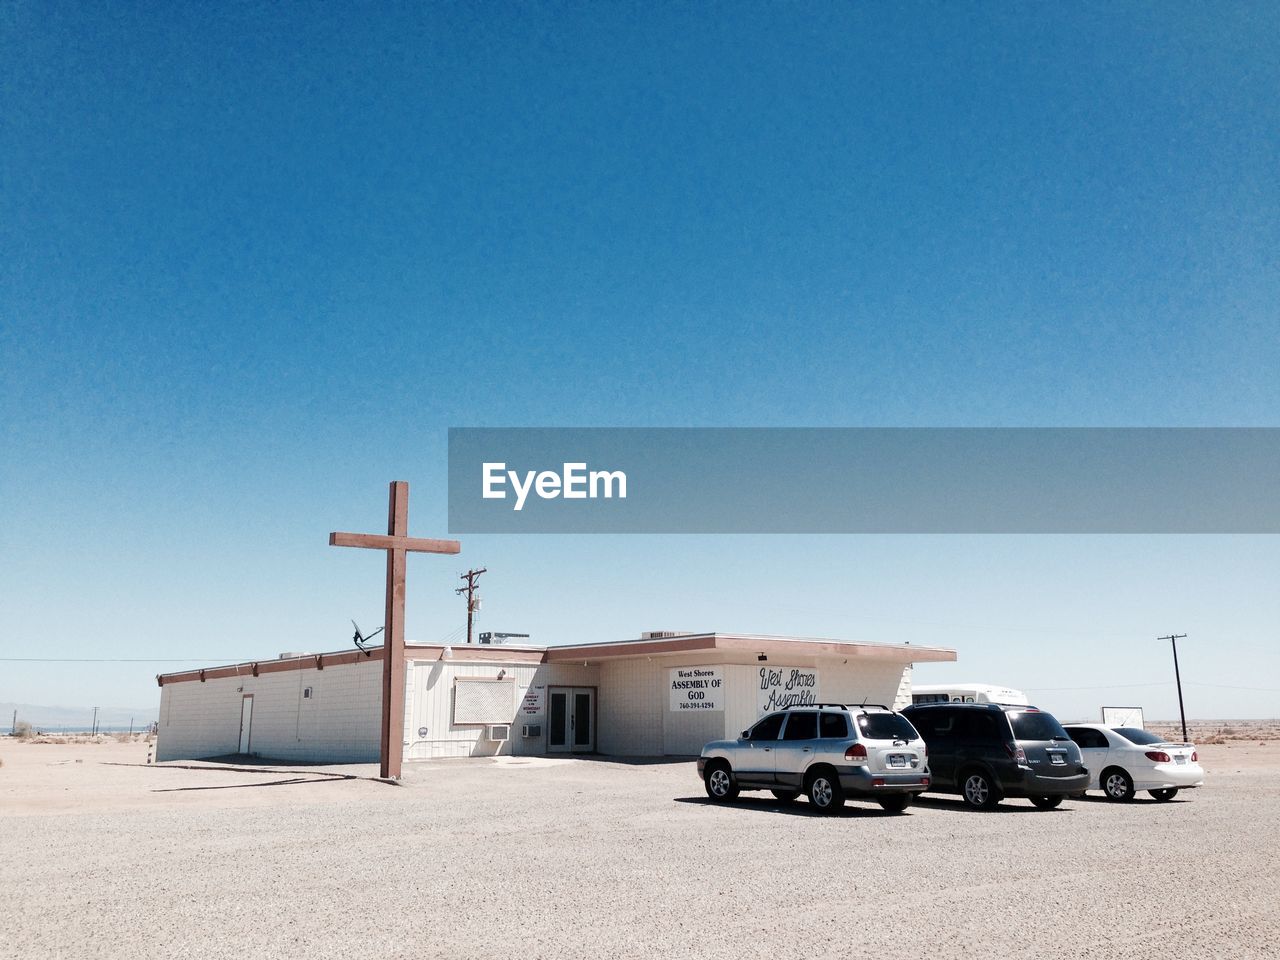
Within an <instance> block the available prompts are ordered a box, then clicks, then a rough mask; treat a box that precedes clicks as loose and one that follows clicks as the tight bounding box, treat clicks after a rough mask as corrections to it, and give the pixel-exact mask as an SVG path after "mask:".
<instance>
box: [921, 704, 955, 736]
mask: <svg viewBox="0 0 1280 960" xmlns="http://www.w3.org/2000/svg"><path fill="white" fill-rule="evenodd" d="M911 720H912V722H913V723H914V724H915V727H916V729H917V730H919V731H921V732H922V733H923V734H924V735H925V736H926V737H954V736H955V733H956V711H954V710H921V711H920V712H919V713H912V714H911Z"/></svg>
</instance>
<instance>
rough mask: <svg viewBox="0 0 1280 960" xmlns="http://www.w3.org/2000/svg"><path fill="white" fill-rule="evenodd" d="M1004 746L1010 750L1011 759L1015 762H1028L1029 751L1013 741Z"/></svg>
mask: <svg viewBox="0 0 1280 960" xmlns="http://www.w3.org/2000/svg"><path fill="white" fill-rule="evenodd" d="M1004 748H1005V749H1006V750H1007V751H1009V759H1011V760H1013V761H1014V762H1015V763H1021V764H1026V762H1027V751H1025V750H1023V749H1022V748H1021V747H1019V746H1017V745H1016V744H1012V743H1006V744H1005V745H1004Z"/></svg>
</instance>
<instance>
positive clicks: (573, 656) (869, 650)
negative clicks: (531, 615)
mask: <svg viewBox="0 0 1280 960" xmlns="http://www.w3.org/2000/svg"><path fill="white" fill-rule="evenodd" d="M713 650H723V651H729V652H733V653H764V654H780V655H783V654H788V653H792V654H797V655H800V656H808V657H821V656H833V657H834V656H839V657H865V658H867V659H874V660H889V661H891V662H894V663H928V662H945V661H952V660H955V659H956V652H955V651H954V650H952V649H950V648H948V647H920V646H916V645H914V644H910V643H872V642H870V641H866V640H836V639H832V638H828V637H779V636H771V635H769V634H760V633H688V634H681V635H679V636H675V637H642V638H640V639H639V640H613V641H608V642H605V643H572V644H564V645H561V646H555V647H547V661H548V662H551V663H554V662H557V661H562V660H582V659H586V660H606V659H620V658H624V657H652V656H661V655H663V654H672V655H674V654H683V653H700V652H702V651H713Z"/></svg>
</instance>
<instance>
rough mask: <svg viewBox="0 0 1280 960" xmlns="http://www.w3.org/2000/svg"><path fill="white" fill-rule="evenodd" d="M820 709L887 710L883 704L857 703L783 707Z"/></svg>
mask: <svg viewBox="0 0 1280 960" xmlns="http://www.w3.org/2000/svg"><path fill="white" fill-rule="evenodd" d="M820 707H835V708H836V709H837V710H862V709H863V708H865V707H875V708H876V709H878V710H889V709H891V708H890V707H886V706H885V705H884V704H883V703H858V704H854V705H852V706H850V705H849V704H847V703H793V704H791V705H790V706H787V707H783V708H782V709H783V710H816V709H818V708H820Z"/></svg>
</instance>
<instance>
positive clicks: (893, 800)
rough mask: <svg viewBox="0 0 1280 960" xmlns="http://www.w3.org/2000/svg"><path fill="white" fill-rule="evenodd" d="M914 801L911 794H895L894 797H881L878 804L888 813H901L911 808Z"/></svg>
mask: <svg viewBox="0 0 1280 960" xmlns="http://www.w3.org/2000/svg"><path fill="white" fill-rule="evenodd" d="M913 799H914V798H913V797H912V796H911V794H909V793H895V794H893V795H892V796H888V797H881V798H880V799H879V800H877V801H876V802H877V803H879V804H880V809H882V810H884V811H885V812H886V813H901V812H902V811H903V810H905V809H907V807H909V806H911V801H912V800H913Z"/></svg>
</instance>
